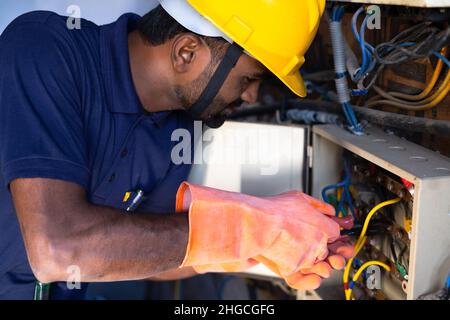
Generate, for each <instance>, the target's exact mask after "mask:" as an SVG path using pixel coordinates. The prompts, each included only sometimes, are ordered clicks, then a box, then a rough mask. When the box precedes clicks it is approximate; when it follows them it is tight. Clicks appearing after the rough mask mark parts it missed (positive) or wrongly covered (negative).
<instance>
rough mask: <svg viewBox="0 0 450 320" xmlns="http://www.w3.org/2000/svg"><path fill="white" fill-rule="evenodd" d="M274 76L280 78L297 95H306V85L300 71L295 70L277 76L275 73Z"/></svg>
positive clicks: (302, 96)
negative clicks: (290, 73)
mask: <svg viewBox="0 0 450 320" xmlns="http://www.w3.org/2000/svg"><path fill="white" fill-rule="evenodd" d="M275 76H276V77H277V78H278V79H280V80H281V81H282V82H283V83H284V84H285V85H286V86H287V87H288V88H289V89H290V90H291V91H292V92H293V93H295V94H296V95H297V96H299V97H301V98H304V97H306V86H305V82H304V81H303V78H302V76H301V75H300V72H296V73H294V74H292V75H288V76H279V75H277V74H275Z"/></svg>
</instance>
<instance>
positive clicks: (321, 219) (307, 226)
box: [176, 182, 351, 289]
mask: <svg viewBox="0 0 450 320" xmlns="http://www.w3.org/2000/svg"><path fill="white" fill-rule="evenodd" d="M187 208H189V225H190V226H189V243H188V247H187V252H186V256H185V259H184V261H183V263H182V266H192V267H194V269H195V270H196V271H197V272H208V271H209V272H217V271H226V272H238V271H244V270H246V269H248V268H249V267H251V266H253V265H255V264H257V263H259V262H262V263H264V264H265V265H266V266H268V267H269V268H270V269H272V270H273V271H274V272H276V273H277V274H279V275H280V276H281V277H283V278H284V279H285V280H286V281H287V283H288V284H289V285H290V286H292V287H295V288H298V289H301V288H305V289H306V288H307V289H313V288H314V287H317V286H318V284H320V280H321V278H323V277H328V276H329V273H330V270H331V268H342V267H343V265H344V263H345V260H344V257H347V256H350V255H351V254H350V253H349V252H344V251H345V250H347V251H348V250H349V249H348V248H350V247H346V246H345V245H342V246H341V245H335V246H334V247H333V246H332V247H330V248H332V249H331V250H330V251H329V245H330V246H331V245H332V244H333V242H335V241H336V240H338V238H339V230H340V225H339V224H338V223H337V222H335V221H333V219H331V218H330V217H329V216H334V208H333V207H331V206H329V205H327V204H325V203H323V202H321V201H318V200H316V199H314V198H312V197H310V196H307V195H305V194H303V193H301V192H295V191H294V192H288V193H283V194H280V195H278V196H272V197H263V198H260V197H254V196H249V195H245V194H240V193H235V192H227V191H221V190H217V189H212V188H208V187H202V186H197V185H193V184H189V183H186V182H184V183H183V184H182V185H181V186H180V188H179V190H178V193H177V200H176V209H177V211H185V210H187ZM350 251H351V249H350ZM330 252H331V255H330ZM343 253H345V254H343ZM325 260H326V261H325Z"/></svg>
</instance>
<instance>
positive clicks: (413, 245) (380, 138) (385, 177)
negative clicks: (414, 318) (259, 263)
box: [311, 125, 450, 299]
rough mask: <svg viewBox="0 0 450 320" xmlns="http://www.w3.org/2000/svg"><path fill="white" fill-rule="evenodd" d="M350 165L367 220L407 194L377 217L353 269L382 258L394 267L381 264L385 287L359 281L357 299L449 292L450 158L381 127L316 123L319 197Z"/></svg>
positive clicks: (359, 209) (359, 210)
mask: <svg viewBox="0 0 450 320" xmlns="http://www.w3.org/2000/svg"><path fill="white" fill-rule="evenodd" d="M344 163H346V164H347V165H348V169H347V170H348V174H349V175H350V177H349V180H350V183H351V186H352V191H351V193H352V198H353V206H354V211H355V215H356V219H357V220H359V222H360V224H362V223H363V221H364V219H365V218H366V217H367V214H368V213H369V211H370V209H371V208H373V207H375V206H376V205H377V204H379V203H381V202H383V201H386V200H389V199H399V202H397V203H395V204H392V205H389V206H386V207H384V208H382V209H380V210H379V211H378V212H377V213H375V214H374V215H373V218H372V219H371V221H370V224H369V228H368V229H367V230H368V233H367V240H366V242H365V245H364V246H363V247H362V249H361V251H360V253H359V254H358V256H357V258H356V259H355V260H356V262H357V263H354V264H353V265H352V266H351V269H350V270H351V273H354V272H355V271H356V269H357V268H358V267H360V266H361V264H363V263H365V262H367V261H370V260H376V261H380V262H383V263H385V264H386V265H388V266H389V267H390V271H386V270H384V269H381V278H380V281H381V285H380V288H379V289H368V288H367V283H366V282H365V280H362V279H361V281H359V282H356V283H355V284H354V288H353V292H354V296H355V298H357V299H358V298H359V299H367V298H370V299H416V298H418V297H419V296H421V295H423V294H427V293H430V292H436V291H438V290H439V289H441V288H442V287H443V285H444V282H445V279H446V278H447V275H448V272H449V270H450V233H449V230H450V197H449V195H450V159H448V158H446V157H443V156H441V155H439V154H437V153H435V152H433V151H430V150H428V149H425V148H423V147H421V146H418V145H416V144H413V143H411V142H408V141H406V140H404V139H401V138H399V137H396V136H394V135H392V134H388V133H385V132H383V131H382V130H380V129H376V128H368V129H367V130H366V134H365V135H364V136H359V137H358V136H355V135H353V134H351V133H349V132H347V131H346V130H343V129H341V128H338V127H337V126H330V125H325V126H315V127H313V156H312V161H311V164H312V187H313V191H312V195H313V196H315V197H317V198H322V196H323V192H322V191H323V188H325V187H326V186H327V185H330V184H335V183H336V182H338V181H341V180H342V172H343V171H345V168H344ZM341 197H342V196H341ZM348 210H350V209H348ZM348 214H350V213H348ZM357 236H358V229H356V231H355V234H354V238H355V239H356V238H357ZM350 237H351V235H350ZM354 262H355V261H354ZM339 280H341V278H339ZM338 282H339V281H338ZM340 287H342V282H341V283H340Z"/></svg>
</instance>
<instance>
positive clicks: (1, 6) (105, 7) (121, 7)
mask: <svg viewBox="0 0 450 320" xmlns="http://www.w3.org/2000/svg"><path fill="white" fill-rule="evenodd" d="M157 3H158V1H157V0H0V33H1V32H3V30H4V29H5V28H6V26H7V25H8V24H9V23H10V22H11V21H12V20H14V18H16V17H17V16H19V15H21V14H23V13H25V12H29V11H33V10H50V11H55V12H57V13H59V14H61V15H69V13H68V12H67V8H68V7H69V6H70V5H77V6H79V7H80V9H81V17H82V18H86V19H88V20H91V21H94V22H95V23H97V24H105V23H109V22H112V21H114V20H116V19H117V18H118V17H119V16H120V15H122V14H123V13H125V12H135V13H138V14H141V15H142V14H145V13H147V12H148V11H150V10H151V9H152V8H153V7H155V6H156V5H157Z"/></svg>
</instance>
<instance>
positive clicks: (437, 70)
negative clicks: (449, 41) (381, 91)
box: [388, 47, 447, 101]
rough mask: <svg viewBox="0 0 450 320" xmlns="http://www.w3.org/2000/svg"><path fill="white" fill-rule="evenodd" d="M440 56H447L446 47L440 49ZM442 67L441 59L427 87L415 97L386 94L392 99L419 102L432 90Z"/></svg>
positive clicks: (399, 93) (404, 94) (401, 94)
mask: <svg viewBox="0 0 450 320" xmlns="http://www.w3.org/2000/svg"><path fill="white" fill-rule="evenodd" d="M440 53H441V55H442V56H444V57H445V55H446V54H447V47H444V48H442V50H441V52H440ZM443 66H444V61H442V60H441V59H439V60H438V63H437V65H436V69H434V72H433V76H432V77H431V79H430V82H428V85H427V87H426V88H425V89H424V90H423V91H422V92H421V93H419V94H417V95H411V94H406V93H401V92H388V93H389V94H391V95H392V96H393V97H396V98H400V99H406V100H411V101H419V100H422V99H424V98H425V97H426V96H428V94H429V93H430V92H431V90H433V87H434V85H435V84H436V82H437V80H438V79H439V75H440V74H441V71H442V67H443Z"/></svg>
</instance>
